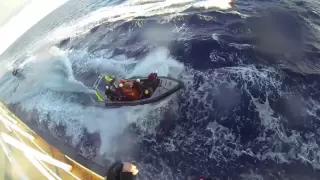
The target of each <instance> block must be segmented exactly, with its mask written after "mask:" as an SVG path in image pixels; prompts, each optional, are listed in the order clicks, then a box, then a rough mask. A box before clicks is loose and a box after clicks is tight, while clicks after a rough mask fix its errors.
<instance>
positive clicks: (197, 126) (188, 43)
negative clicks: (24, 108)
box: [13, 0, 320, 180]
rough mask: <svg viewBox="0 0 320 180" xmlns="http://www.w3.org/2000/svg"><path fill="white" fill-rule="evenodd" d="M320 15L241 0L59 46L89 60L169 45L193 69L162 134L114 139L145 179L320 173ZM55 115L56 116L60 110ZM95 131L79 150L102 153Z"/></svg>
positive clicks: (96, 29)
mask: <svg viewBox="0 0 320 180" xmlns="http://www.w3.org/2000/svg"><path fill="white" fill-rule="evenodd" d="M109 3H114V4H121V3H123V2H120V1H118V2H109ZM93 4H94V3H93ZM106 5H108V4H104V6H106ZM174 6H175V5H172V6H171V7H174ZM177 6H178V5H177ZM93 7H94V8H93V9H99V8H98V7H99V6H94V5H93ZM319 13H320V5H319V2H316V1H284V0H282V1H280V0H279V1H262V0H260V1H250V0H239V1H237V2H236V5H235V8H234V9H228V10H219V9H218V8H209V9H204V8H203V7H189V8H186V9H185V10H183V11H180V12H179V14H177V13H176V12H171V13H160V14H159V15H152V16H149V15H148V16H144V15H143V14H141V15H139V16H134V17H133V18H131V19H130V20H128V19H126V20H123V19H121V18H119V19H118V20H114V21H108V19H101V20H100V22H99V23H98V24H97V25H94V26H90V27H89V29H88V30H89V31H87V33H84V34H83V33H82V34H78V35H75V36H72V37H70V38H69V37H65V38H64V40H63V41H60V42H59V43H57V44H56V45H57V46H58V47H59V48H60V49H61V50H69V51H72V52H73V53H74V54H73V55H70V56H69V57H70V58H71V57H72V56H73V57H75V56H76V55H78V54H79V52H80V51H83V49H86V56H85V58H86V59H87V60H88V59H98V58H100V59H101V58H102V59H104V58H105V55H106V54H107V56H108V58H105V59H112V58H113V57H118V56H119V55H124V57H125V59H126V61H139V60H141V59H143V58H145V57H146V56H150V53H151V52H153V51H154V50H155V49H158V48H159V47H165V48H166V49H167V50H168V51H169V55H170V57H172V58H173V59H175V60H177V61H178V62H180V63H182V64H183V65H184V69H183V72H182V73H181V74H180V75H179V76H178V77H179V78H181V79H183V80H184V81H185V82H186V85H187V86H186V89H185V90H184V91H182V92H180V93H179V94H177V96H176V97H175V98H173V100H172V101H174V102H173V103H172V104H174V107H173V105H171V106H170V105H169V108H168V107H167V108H164V110H161V111H163V112H162V113H161V116H160V117H157V123H156V125H155V126H152V127H153V128H154V131H153V132H152V133H149V132H147V131H146V130H145V129H144V128H141V124H140V125H137V123H136V122H134V123H130V124H129V125H128V126H126V127H124V128H125V130H124V131H123V132H122V133H121V134H120V135H117V136H116V137H115V138H114V141H112V142H113V144H112V146H113V151H112V153H111V154H109V156H112V157H116V158H117V159H122V160H130V161H133V162H135V163H136V164H137V165H138V168H139V170H140V173H139V179H159V180H160V179H188V178H191V179H192V178H198V177H200V176H205V177H210V178H212V179H297V180H302V179H319V177H320V172H319V169H320V148H319V143H320V142H319V138H320V130H319V126H320V91H319V90H320V87H319V86H320V82H319V80H320V75H319V70H320V69H319V66H320V63H319V57H320V53H319V49H320V47H319V42H320V38H319V37H320V36H319V35H320V22H319V21H320V18H319V17H320V14H319ZM173 14H175V16H173ZM112 18H115V19H116V18H117V17H112ZM146 37H147V38H146ZM150 37H151V38H150ZM160 55H161V53H160ZM169 55H168V56H169ZM151 58H152V55H151ZM157 58H158V57H157ZM163 58H166V57H163ZM88 61H89V60H88ZM106 61H107V60H106ZM77 63H78V61H72V62H71V64H72V68H73V69H72V71H73V73H74V76H75V78H76V79H77V80H80V81H82V82H84V83H85V84H90V83H92V81H93V79H94V76H93V75H95V74H97V70H94V69H90V68H88V69H86V70H83V69H80V67H82V66H80V65H79V64H77ZM129 64H130V63H129ZM154 66H156V65H154ZM127 68H129V69H130V68H131V67H130V65H129V67H127ZM151 69H152V67H151ZM67 74H68V73H67ZM169 75H170V73H169ZM49 91H50V90H49ZM56 91H57V90H56ZM56 91H55V92H56ZM70 91H71V94H72V90H70ZM64 93H65V92H64ZM75 96H76V98H78V99H76V100H75V101H77V100H79V97H80V96H81V97H82V93H80V94H79V93H78V95H75ZM26 98H27V99H28V97H26ZM26 101H27V100H26ZM53 101H54V100H53ZM71 101H73V100H71ZM83 101H87V100H83ZM13 104H17V100H16V101H15V103H13ZM70 108H71V107H70ZM160 109H161V108H160ZM124 110H125V109H124ZM124 110H123V111H124ZM47 111H48V113H47V117H48V119H51V118H53V117H51V118H50V117H49V116H54V115H52V113H55V112H57V110H56V109H55V110H53V111H52V112H51V111H50V109H48V110H47ZM120 111H122V110H120ZM50 112H51V115H50ZM97 116H99V114H98V113H96V114H95V115H92V116H91V115H88V117H91V118H92V119H94V118H96V117H97ZM150 117H152V118H149V121H147V122H144V123H146V124H142V125H143V126H148V123H149V124H150V123H151V122H150V121H152V120H154V118H155V117H153V116H152V115H150ZM76 118H77V116H75V119H76ZM151 124H152V123H151ZM104 125H105V126H108V122H105V124H104ZM64 126H70V125H66V124H64ZM57 127H60V126H56V129H58V128H57ZM60 128H61V127H60ZM49 129H50V128H49ZM62 129H63V128H62ZM58 131H60V130H58ZM86 131H87V130H85V128H84V130H83V132H85V133H82V134H81V133H80V135H79V136H80V141H79V142H77V146H78V147H81V148H80V152H81V153H83V154H84V155H86V156H89V157H91V158H94V156H95V155H96V153H89V154H90V155H88V152H92V151H95V149H99V147H97V141H101V139H103V137H102V136H103V133H100V136H101V137H99V138H97V137H96V135H97V134H96V133H95V134H93V135H92V134H91V133H87V132H86ZM58 136H59V135H58ZM61 136H63V135H61ZM128 137H130V138H128ZM98 144H99V143H98ZM128 146H130V148H128ZM108 163H109V161H107V164H108Z"/></svg>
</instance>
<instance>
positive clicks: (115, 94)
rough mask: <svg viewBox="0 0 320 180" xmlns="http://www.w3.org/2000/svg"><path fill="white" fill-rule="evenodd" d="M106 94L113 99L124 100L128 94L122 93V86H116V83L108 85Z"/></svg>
mask: <svg viewBox="0 0 320 180" xmlns="http://www.w3.org/2000/svg"><path fill="white" fill-rule="evenodd" d="M105 94H106V96H107V97H108V98H109V99H110V100H111V101H124V100H126V96H125V95H124V94H123V93H122V90H121V88H120V87H116V86H114V85H112V86H106V89H105Z"/></svg>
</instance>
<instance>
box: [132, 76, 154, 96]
mask: <svg viewBox="0 0 320 180" xmlns="http://www.w3.org/2000/svg"><path fill="white" fill-rule="evenodd" d="M133 88H136V89H137V90H138V92H139V94H140V99H145V98H149V97H151V95H152V93H153V90H152V88H150V87H146V86H145V85H144V84H143V83H141V82H140V79H136V81H134V84H133Z"/></svg>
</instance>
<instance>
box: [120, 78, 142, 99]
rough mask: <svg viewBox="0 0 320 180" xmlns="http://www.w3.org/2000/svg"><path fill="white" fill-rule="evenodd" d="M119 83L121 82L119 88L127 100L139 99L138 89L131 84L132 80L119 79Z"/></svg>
mask: <svg viewBox="0 0 320 180" xmlns="http://www.w3.org/2000/svg"><path fill="white" fill-rule="evenodd" d="M120 83H121V84H123V86H122V87H121V90H122V92H123V93H124V94H125V96H126V98H127V99H128V100H129V101H135V100H140V99H141V98H140V93H139V91H138V89H137V88H135V87H134V86H133V82H131V81H125V80H121V81H120Z"/></svg>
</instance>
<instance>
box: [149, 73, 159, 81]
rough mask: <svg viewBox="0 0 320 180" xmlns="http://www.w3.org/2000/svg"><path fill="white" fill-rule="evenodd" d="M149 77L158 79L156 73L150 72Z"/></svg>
mask: <svg viewBox="0 0 320 180" xmlns="http://www.w3.org/2000/svg"><path fill="white" fill-rule="evenodd" d="M148 79H149V80H155V79H157V74H156V73H150V74H149V76H148Z"/></svg>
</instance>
